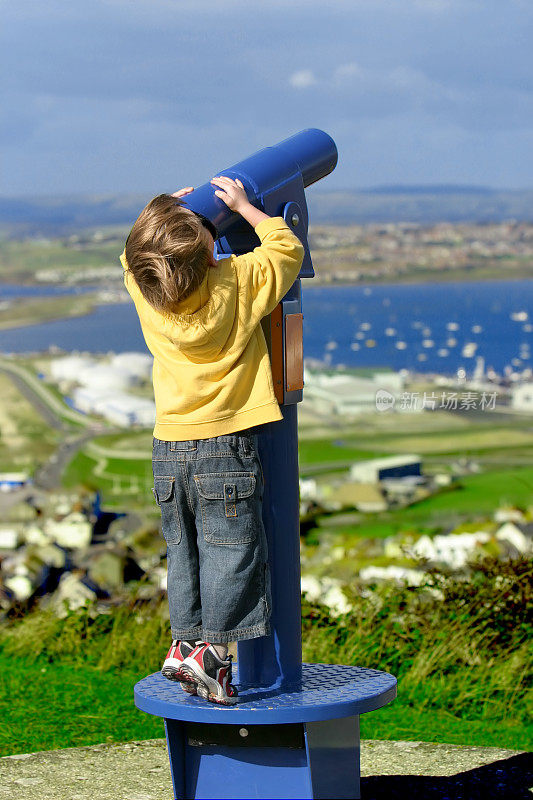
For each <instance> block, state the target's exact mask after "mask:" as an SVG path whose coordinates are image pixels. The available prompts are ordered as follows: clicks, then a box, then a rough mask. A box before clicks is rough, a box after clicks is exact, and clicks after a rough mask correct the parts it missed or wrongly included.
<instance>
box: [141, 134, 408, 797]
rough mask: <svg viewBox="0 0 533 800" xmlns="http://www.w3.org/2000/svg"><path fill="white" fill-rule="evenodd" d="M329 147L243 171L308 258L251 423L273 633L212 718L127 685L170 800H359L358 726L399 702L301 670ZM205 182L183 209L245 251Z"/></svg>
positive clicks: (356, 674)
mask: <svg viewBox="0 0 533 800" xmlns="http://www.w3.org/2000/svg"><path fill="white" fill-rule="evenodd" d="M336 163H337V149H336V147H335V143H334V142H333V140H332V139H331V138H330V137H329V136H328V135H327V134H326V133H324V132H323V131H320V130H316V129H310V130H306V131H302V132H301V133H298V134H296V135H295V136H291V137H290V138H289V139H285V141H283V142H280V143H279V144H278V145H275V146H274V147H267V148H265V149H264V150H260V151H259V152H258V153H255V155H252V156H250V157H249V158H246V159H244V160H243V161H240V162H239V163H238V164H235V165H234V166H233V167H230V168H229V169H225V170H223V171H222V172H221V173H219V174H220V175H226V176H228V177H230V178H239V179H240V180H241V181H242V183H243V184H244V186H245V187H246V193H247V195H248V199H249V200H250V202H251V203H253V205H255V206H256V207H258V208H261V209H263V210H264V211H265V212H266V213H267V214H269V215H271V216H282V217H283V218H284V219H285V221H286V222H287V223H288V225H289V226H290V227H291V228H292V229H293V230H294V232H295V233H296V235H297V236H298V237H299V238H300V240H301V242H302V243H303V244H304V246H305V251H306V255H305V259H304V263H303V265H302V269H301V270H300V275H299V277H298V278H297V279H296V280H295V282H294V283H293V285H292V286H291V288H290V289H289V291H288V292H287V294H286V295H285V297H283V298H282V300H281V301H280V303H279V304H278V305H277V306H276V308H275V309H274V310H273V311H272V313H271V314H269V315H268V316H267V317H265V318H264V319H263V320H262V322H261V324H262V327H263V331H264V333H265V339H266V341H267V346H268V350H269V354H270V360H271V366H272V377H273V382H274V390H275V393H276V398H277V400H278V402H279V405H280V408H281V411H282V415H283V419H282V420H279V421H276V422H270V423H267V424H265V425H258V426H257V427H256V428H254V431H255V432H256V433H257V444H258V450H259V457H260V459H261V464H262V467H263V472H264V477H265V481H264V483H265V489H264V495H263V523H264V526H265V531H266V535H267V540H268V557H269V567H270V569H269V574H270V578H271V588H272V612H271V617H270V625H271V633H270V635H269V636H260V637H257V638H255V639H248V640H245V641H241V642H239V643H238V659H237V664H236V665H235V673H234V681H235V683H236V684H237V685H238V690H239V703H238V704H237V705H236V706H234V707H232V708H220V707H217V706H216V704H213V703H205V702H198V698H196V697H191V696H190V695H188V694H186V693H184V692H182V691H181V690H180V689H179V688H176V687H175V686H172V685H171V682H170V681H168V680H167V679H166V678H165V677H163V676H162V675H161V674H160V673H156V674H154V675H149V676H148V677H146V678H144V679H143V680H141V681H140V682H139V683H138V684H137V685H136V687H135V702H136V705H137V707H138V708H140V709H142V710H143V711H146V712H147V713H149V714H155V715H157V716H160V717H163V718H164V719H165V730H166V737H167V744H168V751H169V757H170V765H171V771H172V782H173V786H174V796H175V798H179V799H180V800H182V798H194V800H207V799H209V800H212V798H226V800H227V799H228V798H232V800H238V798H240V799H241V800H248V799H249V798H250V797H255V798H263V800H265V799H266V798H269V800H275V799H277V800H290V799H291V798H293V799H294V800H304V799H305V800H307V799H308V798H309V800H318V799H319V798H326V797H336V798H339V800H343V798H346V799H347V798H359V797H360V784H359V772H360V768H359V715H360V714H362V713H366V712H368V711H372V710H374V709H376V708H380V707H381V706H383V705H385V704H386V703H389V702H390V701H391V700H392V699H393V698H394V697H395V696H396V679H395V678H394V677H393V676H392V675H388V674H387V673H385V672H380V671H378V670H374V669H365V668H362V667H353V666H343V665H330V664H304V665H302V637H301V597H300V536H299V533H300V525H299V469H298V416H297V408H298V407H297V404H298V402H299V401H300V400H301V399H302V396H303V314H302V294H301V280H300V278H301V277H313V274H314V273H313V267H312V264H311V256H310V253H309V247H308V244H307V223H308V217H307V204H306V201H305V187H306V186H310V185H311V184H312V183H315V182H316V181H318V180H320V179H321V178H323V177H325V176H326V175H328V174H329V173H330V172H331V171H332V170H333V169H334V167H335V165H336ZM214 191H215V189H214V187H213V185H212V184H211V183H206V184H204V185H203V186H200V187H199V188H198V189H196V190H195V191H194V192H192V193H191V194H189V195H187V196H186V198H184V203H185V205H186V206H188V207H189V208H190V209H191V210H193V211H196V212H198V213H200V214H203V215H204V216H205V217H208V218H209V219H210V220H211V221H212V222H213V223H214V225H216V227H217V230H218V232H219V238H218V239H217V242H216V244H217V251H218V253H219V254H229V253H235V254H241V253H245V252H249V251H250V250H252V249H253V248H254V247H255V246H256V245H258V244H259V239H258V237H257V236H256V234H255V231H254V230H253V228H252V227H251V226H250V225H248V223H246V222H245V221H244V220H243V219H242V218H241V217H240V216H239V215H238V214H235V213H234V212H232V211H231V210H230V209H229V208H228V207H227V206H226V205H225V203H223V201H222V200H220V199H219V198H218V197H217V196H216V195H215V194H214Z"/></svg>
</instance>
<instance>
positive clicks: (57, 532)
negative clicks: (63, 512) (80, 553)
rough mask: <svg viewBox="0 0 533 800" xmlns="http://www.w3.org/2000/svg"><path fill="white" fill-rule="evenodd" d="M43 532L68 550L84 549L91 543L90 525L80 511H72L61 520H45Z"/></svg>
mask: <svg viewBox="0 0 533 800" xmlns="http://www.w3.org/2000/svg"><path fill="white" fill-rule="evenodd" d="M44 530H45V533H46V534H47V535H48V536H50V538H51V539H53V540H54V541H55V542H56V543H57V544H59V545H61V546H62V547H68V548H69V549H70V550H75V549H84V548H86V547H88V546H89V545H90V543H91V537H92V525H91V523H90V522H89V520H88V519H87V517H86V516H85V514H83V513H82V512H80V511H73V512H72V513H70V514H67V516H65V517H63V519H61V520H47V521H46V523H45V527H44Z"/></svg>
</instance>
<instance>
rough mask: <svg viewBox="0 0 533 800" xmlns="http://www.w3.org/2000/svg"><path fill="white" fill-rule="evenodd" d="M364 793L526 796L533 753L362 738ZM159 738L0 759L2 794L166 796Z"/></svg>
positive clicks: (412, 797) (62, 799)
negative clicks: (364, 739)
mask: <svg viewBox="0 0 533 800" xmlns="http://www.w3.org/2000/svg"><path fill="white" fill-rule="evenodd" d="M361 774H362V776H363V778H362V781H361V789H362V797H363V800H385V799H386V800H395V798H408V800H425V799H426V798H429V800H433V798H436V799H438V800H476V799H477V798H480V800H481V799H482V800H492V798H495V800H499V799H500V798H506V800H507V798H508V800H522V798H524V800H526V798H527V799H528V800H531V799H532V797H533V789H532V787H533V754H531V753H523V752H517V751H513V750H500V749H499V748H495V747H466V746H465V747H463V746H458V745H447V744H427V743H424V742H382V741H364V742H362V743H361ZM172 796H173V795H172V785H171V782H170V769H169V765H168V759H167V751H166V745H165V741H164V739H154V740H151V741H143V742H128V743H126V744H115V745H107V744H105V745H104V744H100V745H95V746H93V747H76V748H72V749H68V750H51V751H47V752H41V753H29V754H27V755H16V756H7V757H5V758H1V759H0V800H30V798H31V800H35V798H39V800H171V798H172Z"/></svg>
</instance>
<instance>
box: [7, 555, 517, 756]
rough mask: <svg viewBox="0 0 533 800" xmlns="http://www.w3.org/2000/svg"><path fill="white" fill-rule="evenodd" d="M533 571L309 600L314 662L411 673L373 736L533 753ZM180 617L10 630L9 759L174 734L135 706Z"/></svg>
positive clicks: (504, 567)
mask: <svg viewBox="0 0 533 800" xmlns="http://www.w3.org/2000/svg"><path fill="white" fill-rule="evenodd" d="M532 573H533V569H532V565H531V562H526V561H525V560H524V561H518V562H510V563H507V564H501V563H498V562H494V563H493V562H486V563H485V564H484V565H478V566H477V567H476V568H475V570H474V571H473V573H472V576H471V580H470V581H467V582H465V581H456V580H453V579H450V578H447V577H446V576H443V575H441V574H438V573H435V574H433V575H432V576H430V577H429V579H428V581H429V587H419V588H416V589H398V588H396V587H381V588H374V589H373V590H370V591H369V592H367V594H366V596H365V597H359V596H358V597H354V598H352V600H353V610H352V611H351V612H350V613H349V614H347V615H344V616H342V617H331V616H329V614H328V611H327V609H325V608H323V607H320V606H311V605H309V604H308V603H306V602H304V604H303V657H304V661H307V662H316V663H320V662H326V663H340V664H352V665H360V666H367V667H373V668H379V669H384V670H387V671H389V672H392V673H393V674H395V675H396V676H397V677H398V681H399V689H398V699H397V700H396V701H395V702H394V703H393V704H392V705H391V706H389V707H387V708H385V709H381V710H380V711H378V712H373V713H371V714H368V715H364V716H363V718H362V732H363V736H364V737H365V738H376V739H379V738H386V739H407V740H421V741H441V742H451V743H458V744H470V745H480V746H492V745H497V746H499V747H508V748H513V749H527V748H528V747H530V746H531V744H532V742H533V735H532V734H533V730H532V726H531V710H532V709H531V706H532V691H531V682H530V675H531V653H530V652H529V647H528V642H529V640H530V638H531V634H532V632H533V631H532V626H531V616H530V611H531V600H532V596H533V582H532ZM429 590H431V591H429ZM437 590H438V591H439V592H441V596H440V597H436V596H435V594H434V592H435V591H437ZM432 592H433V593H432ZM166 617H167V615H166V603H165V602H163V603H152V604H149V603H142V602H140V601H136V600H135V599H132V600H131V601H130V602H129V603H125V604H124V605H123V606H122V607H119V608H114V609H112V610H111V612H110V613H109V614H105V615H99V616H96V617H95V616H94V614H93V613H92V611H91V609H89V608H86V609H82V610H80V611H77V612H74V613H71V614H69V615H68V616H67V617H65V618H64V619H58V618H56V617H54V616H53V615H52V614H50V613H48V612H42V611H38V610H37V611H33V612H31V613H29V614H28V615H27V616H26V617H25V618H23V619H21V620H18V621H14V622H11V623H10V624H4V625H3V626H2V627H1V628H0V676H1V677H0V687H1V695H2V703H3V708H4V709H5V711H4V722H5V724H4V725H3V726H2V730H1V732H0V743H1V747H2V753H3V754H4V755H7V754H10V753H18V752H30V751H36V750H40V749H51V748H57V747H67V746H72V744H76V745H86V744H94V743H96V742H109V741H125V740H131V739H144V738H151V737H158V736H161V735H162V724H161V720H159V719H156V718H153V717H151V716H149V715H145V714H141V713H140V712H139V711H137V709H136V708H135V707H134V704H133V685H134V683H135V682H136V681H137V680H138V679H140V678H141V677H143V676H144V675H146V674H148V673H151V672H155V671H156V670H158V669H159V667H160V662H161V659H162V657H163V656H164V653H165V651H166V648H167V646H168V642H169V632H168V621H167V618H166Z"/></svg>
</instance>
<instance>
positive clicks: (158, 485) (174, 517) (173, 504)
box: [152, 475, 181, 544]
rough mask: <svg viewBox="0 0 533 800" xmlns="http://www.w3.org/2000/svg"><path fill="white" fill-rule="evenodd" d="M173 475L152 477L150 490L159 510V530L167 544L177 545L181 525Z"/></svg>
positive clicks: (179, 538) (179, 539)
mask: <svg viewBox="0 0 533 800" xmlns="http://www.w3.org/2000/svg"><path fill="white" fill-rule="evenodd" d="M174 482H175V479H174V476H173V475H154V488H153V489H152V491H153V493H154V497H155V501H156V503H157V505H158V506H159V507H160V509H161V529H162V531H163V536H164V538H165V541H166V543H167V544H179V543H180V541H181V525H180V517H179V513H178V503H177V500H176V487H175V485H174Z"/></svg>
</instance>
